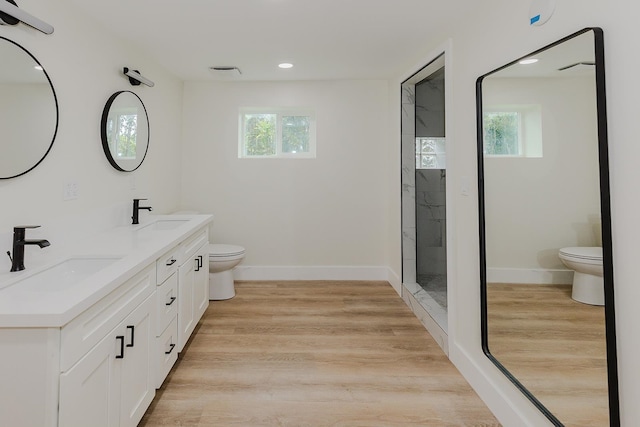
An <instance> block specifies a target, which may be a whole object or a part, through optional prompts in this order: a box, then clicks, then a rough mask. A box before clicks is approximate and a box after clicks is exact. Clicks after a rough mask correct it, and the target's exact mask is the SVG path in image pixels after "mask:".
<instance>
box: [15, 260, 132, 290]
mask: <svg viewBox="0 0 640 427" xmlns="http://www.w3.org/2000/svg"><path fill="white" fill-rule="evenodd" d="M119 259H120V258H117V257H95V258H69V259H68V260H66V261H62V262H61V263H59V264H56V265H54V266H52V267H49V268H47V269H46V270H43V271H40V272H38V273H36V274H34V275H33V276H29V277H26V278H24V279H22V280H19V281H17V282H16V283H15V284H14V285H13V286H19V287H20V288H22V289H24V290H33V291H38V292H56V291H61V290H64V289H67V288H70V287H72V286H74V285H76V284H77V283H79V282H81V281H82V280H84V279H86V278H87V277H89V276H91V275H93V274H95V273H97V272H99V271H100V270H102V269H103V268H106V267H108V266H109V265H111V264H113V263H114V262H116V261H118V260H119Z"/></svg>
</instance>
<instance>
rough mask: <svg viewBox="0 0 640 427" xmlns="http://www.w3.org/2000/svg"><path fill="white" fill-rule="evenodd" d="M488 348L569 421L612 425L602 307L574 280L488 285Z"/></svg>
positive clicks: (568, 423)
mask: <svg viewBox="0 0 640 427" xmlns="http://www.w3.org/2000/svg"><path fill="white" fill-rule="evenodd" d="M487 301H488V326H489V349H490V350H491V354H492V355H494V356H495V357H496V358H497V359H498V360H499V361H500V362H501V363H502V364H503V365H504V366H505V367H506V368H507V369H508V370H509V371H510V372H511V373H512V374H513V375H514V376H515V377H516V378H518V380H519V381H520V382H521V383H522V384H523V385H524V386H525V387H526V388H527V389H528V390H529V391H531V392H532V393H533V394H534V395H535V396H536V398H537V399H538V400H539V401H540V402H542V404H544V405H545V406H546V407H547V409H549V411H550V412H551V413H553V414H554V415H555V416H556V417H557V418H558V419H559V420H560V421H561V422H562V423H563V424H564V425H565V426H567V427H569V426H576V427H589V426H608V425H609V413H608V407H609V406H608V391H607V362H606V344H605V324H604V307H599V306H592V305H587V304H582V303H579V302H577V301H574V300H573V299H571V285H520V284H518V285H512V284H498V283H490V284H488V286H487Z"/></svg>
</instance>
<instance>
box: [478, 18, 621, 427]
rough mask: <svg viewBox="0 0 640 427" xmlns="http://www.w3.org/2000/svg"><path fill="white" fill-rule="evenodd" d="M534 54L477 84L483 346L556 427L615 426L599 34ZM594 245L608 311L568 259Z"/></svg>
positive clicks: (598, 285)
mask: <svg viewBox="0 0 640 427" xmlns="http://www.w3.org/2000/svg"><path fill="white" fill-rule="evenodd" d="M533 55H535V57H536V58H537V59H538V61H537V62H536V63H534V64H530V65H526V66H523V65H521V64H520V63H518V60H515V61H513V62H511V63H509V64H507V65H505V66H503V67H501V68H498V69H497V70H494V71H492V72H490V73H488V74H485V75H484V76H481V77H480V78H479V79H478V82H477V101H478V104H477V124H478V133H477V136H478V141H477V143H478V174H479V175H478V195H479V199H478V204H479V220H480V221H479V223H480V272H481V275H480V283H481V303H482V306H481V309H482V310H481V314H482V318H481V320H482V347H483V350H484V352H485V354H486V355H487V357H488V358H489V359H490V360H491V361H492V362H493V363H494V364H495V366H496V367H497V369H498V370H499V371H500V372H501V373H503V374H504V375H505V376H506V377H507V378H508V379H509V380H511V382H512V383H513V384H514V385H515V386H516V387H517V388H518V389H519V390H520V391H521V392H522V393H524V395H525V396H526V397H527V398H529V400H530V401H531V402H532V403H533V404H534V405H535V406H536V407H537V408H538V409H539V410H540V411H541V412H542V413H543V414H544V415H545V416H547V418H548V419H549V420H550V421H551V422H552V424H554V425H556V426H562V425H580V426H603V425H611V426H617V425H619V406H618V386H617V384H618V379H617V368H616V363H617V362H616V344H615V312H614V300H613V261H612V257H613V255H612V249H611V248H612V242H611V212H610V208H609V207H610V201H609V170H608V153H607V150H608V148H607V122H606V103H605V81H604V43H603V35H602V30H600V29H598V28H588V29H585V30H582V31H580V32H578V33H575V34H572V35H570V36H568V37H566V38H564V39H562V40H559V41H558V42H556V43H553V44H551V45H549V46H547V47H545V48H543V49H540V50H539V51H536V52H534V53H533V54H530V55H527V56H526V57H531V56H533ZM576 64H577V65H576ZM576 249H577V250H576ZM580 249H583V251H581V250H580ZM592 249H595V250H598V251H599V252H601V253H602V256H601V257H600V259H599V260H598V259H596V258H593V259H592V258H590V257H589V256H588V255H585V256H584V257H583V259H582V261H581V263H583V264H588V263H591V264H589V265H592V266H594V267H593V268H592V269H590V270H589V271H593V280H591V279H589V281H588V283H590V284H593V285H590V286H593V287H594V289H597V290H599V292H601V293H603V294H604V306H601V305H597V304H595V303H594V304H591V303H589V304H585V303H584V301H581V300H580V298H578V297H577V296H576V295H574V291H575V288H576V284H577V283H578V282H580V283H581V284H582V283H585V281H584V280H583V279H581V277H582V276H581V275H579V274H578V273H579V272H578V269H577V268H576V269H570V268H568V267H569V264H567V263H566V261H565V259H564V258H561V251H566V250H569V251H568V253H578V254H580V253H585V254H589V253H595V252H596V251H592ZM600 249H601V251H600ZM562 254H565V252H562ZM598 263H599V264H598ZM580 274H582V273H580ZM598 274H599V275H600V276H599V277H598Z"/></svg>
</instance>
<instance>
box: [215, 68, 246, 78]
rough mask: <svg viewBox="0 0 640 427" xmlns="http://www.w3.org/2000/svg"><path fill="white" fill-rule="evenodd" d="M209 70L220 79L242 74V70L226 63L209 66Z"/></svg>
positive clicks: (236, 76)
mask: <svg viewBox="0 0 640 427" xmlns="http://www.w3.org/2000/svg"><path fill="white" fill-rule="evenodd" d="M209 70H211V72H212V73H213V75H214V76H217V77H219V78H221V79H235V78H238V77H240V76H241V75H242V71H240V68H238V67H233V66H227V65H219V66H215V67H209Z"/></svg>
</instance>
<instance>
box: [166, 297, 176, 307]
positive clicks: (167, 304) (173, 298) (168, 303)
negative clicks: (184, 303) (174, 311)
mask: <svg viewBox="0 0 640 427" xmlns="http://www.w3.org/2000/svg"><path fill="white" fill-rule="evenodd" d="M175 300H176V297H171V301H169V302H165V303H164V305H166V306H170V305H171V304H173V302H174V301H175Z"/></svg>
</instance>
